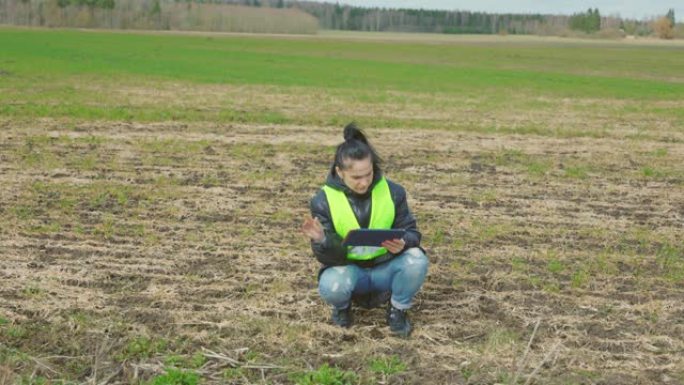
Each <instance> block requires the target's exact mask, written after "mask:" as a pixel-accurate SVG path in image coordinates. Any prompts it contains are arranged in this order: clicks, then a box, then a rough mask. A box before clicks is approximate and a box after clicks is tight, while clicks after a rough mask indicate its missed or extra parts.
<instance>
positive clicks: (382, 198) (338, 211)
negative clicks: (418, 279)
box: [323, 178, 395, 261]
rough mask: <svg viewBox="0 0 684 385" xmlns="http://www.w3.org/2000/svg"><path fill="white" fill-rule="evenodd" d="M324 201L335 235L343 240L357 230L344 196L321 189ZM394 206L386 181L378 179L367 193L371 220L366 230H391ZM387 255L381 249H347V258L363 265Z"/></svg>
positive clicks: (325, 188)
mask: <svg viewBox="0 0 684 385" xmlns="http://www.w3.org/2000/svg"><path fill="white" fill-rule="evenodd" d="M323 191H324V192H325V197H326V198H327V199H328V206H330V215H331V216H332V222H333V225H334V226H335V231H336V232H337V234H338V235H339V236H340V237H342V239H344V237H346V236H347V233H348V232H349V231H351V230H356V229H359V228H361V226H359V221H358V220H357V219H356V216H355V215H354V211H353V210H352V208H351V205H350V204H349V200H348V199H347V196H346V195H345V194H344V192H342V191H340V190H336V189H334V188H332V187H330V186H327V185H326V186H323ZM394 215H395V211H394V202H393V201H392V195H391V194H390V190H389V185H388V184H387V180H386V179H385V178H382V179H380V180H379V181H378V183H376V184H375V186H374V187H373V191H371V217H370V223H369V226H368V228H369V229H391V228H392V224H393V223H394ZM385 253H387V249H385V248H384V247H374V246H349V247H348V249H347V258H348V259H353V260H357V261H367V260H370V259H373V258H377V257H379V256H381V255H384V254H385Z"/></svg>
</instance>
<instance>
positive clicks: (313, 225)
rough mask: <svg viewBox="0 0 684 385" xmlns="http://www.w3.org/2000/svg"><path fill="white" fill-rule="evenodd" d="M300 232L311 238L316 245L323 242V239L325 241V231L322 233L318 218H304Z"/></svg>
mask: <svg viewBox="0 0 684 385" xmlns="http://www.w3.org/2000/svg"><path fill="white" fill-rule="evenodd" d="M302 232H303V233H304V235H306V236H307V237H309V238H311V240H312V241H314V242H317V243H321V242H323V239H325V231H323V225H321V222H319V221H318V218H311V217H307V218H304V223H302Z"/></svg>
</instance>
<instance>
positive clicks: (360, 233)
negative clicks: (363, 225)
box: [342, 229, 406, 247]
mask: <svg viewBox="0 0 684 385" xmlns="http://www.w3.org/2000/svg"><path fill="white" fill-rule="evenodd" d="M404 234H406V230H401V229H387V230H378V229H357V230H352V231H350V232H349V233H347V236H346V237H345V238H344V241H343V242H342V246H376V247H380V245H381V244H382V243H383V242H384V241H387V240H391V239H401V238H403V237H404Z"/></svg>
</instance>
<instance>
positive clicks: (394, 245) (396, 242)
mask: <svg viewBox="0 0 684 385" xmlns="http://www.w3.org/2000/svg"><path fill="white" fill-rule="evenodd" d="M381 246H382V247H384V248H386V249H387V251H389V252H390V253H392V254H398V253H399V252H400V251H402V250H404V246H406V242H405V241H404V240H403V239H390V240H387V241H385V242H383V243H382V244H381Z"/></svg>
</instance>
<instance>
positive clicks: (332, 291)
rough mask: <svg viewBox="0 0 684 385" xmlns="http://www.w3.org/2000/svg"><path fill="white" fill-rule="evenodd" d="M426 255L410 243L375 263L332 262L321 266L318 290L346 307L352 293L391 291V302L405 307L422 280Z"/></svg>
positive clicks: (342, 307) (332, 300) (327, 298)
mask: <svg viewBox="0 0 684 385" xmlns="http://www.w3.org/2000/svg"><path fill="white" fill-rule="evenodd" d="M427 269H428V259H427V257H426V256H425V253H423V251H422V250H421V249H420V248H417V247H412V248H410V249H408V250H406V251H404V252H403V253H402V254H401V255H398V256H396V257H395V258H394V259H392V260H390V261H388V262H386V263H383V264H381V265H378V266H374V267H369V268H363V267H359V266H357V265H353V264H351V265H346V266H334V267H329V268H327V269H325V270H323V273H322V274H321V277H320V279H319V281H318V291H319V293H320V294H321V297H322V298H323V300H324V301H325V302H327V303H328V304H330V305H332V306H333V307H335V308H337V309H346V308H347V307H348V306H349V304H350V301H351V297H352V295H358V294H368V293H370V292H386V291H391V292H392V298H391V302H392V305H393V306H394V307H395V308H397V309H400V310H404V309H409V308H410V307H411V304H412V302H413V297H414V296H415V295H416V293H418V290H420V287H421V286H422V285H423V282H424V281H425V275H426V274H427Z"/></svg>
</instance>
